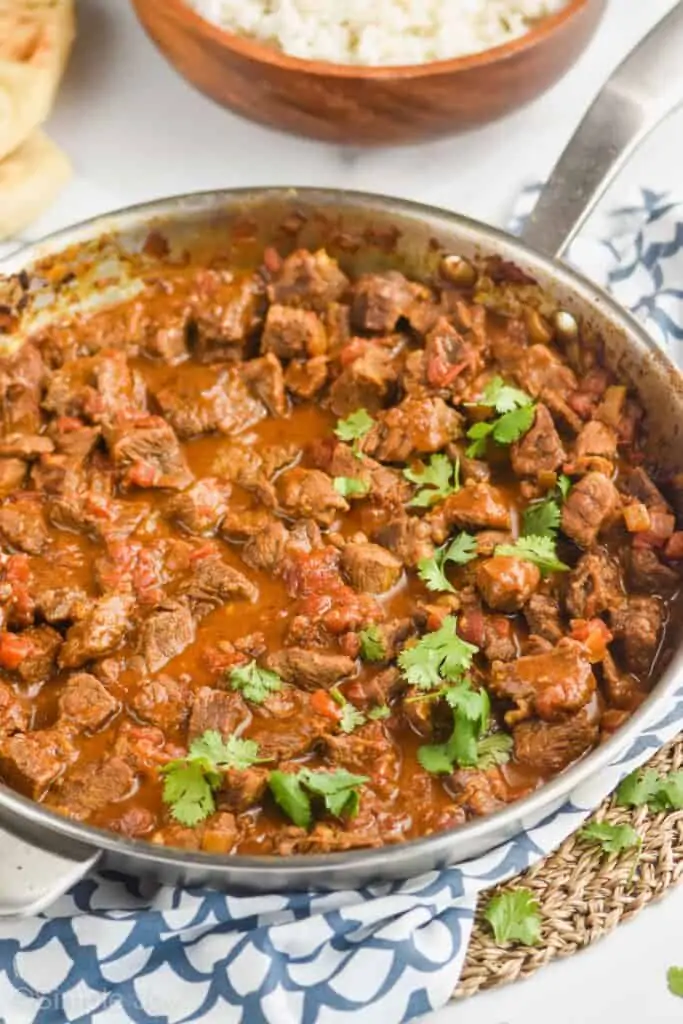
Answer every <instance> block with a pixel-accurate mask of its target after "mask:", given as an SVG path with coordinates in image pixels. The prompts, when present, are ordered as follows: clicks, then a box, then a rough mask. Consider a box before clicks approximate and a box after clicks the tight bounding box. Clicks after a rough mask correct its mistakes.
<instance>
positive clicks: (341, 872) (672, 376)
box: [0, 3, 683, 916]
mask: <svg viewBox="0 0 683 1024" xmlns="http://www.w3.org/2000/svg"><path fill="white" fill-rule="evenodd" d="M681 52H683V6H682V5H681V4H680V3H679V4H678V5H677V6H676V8H675V9H674V10H673V12H672V13H671V14H670V15H669V16H668V17H667V18H665V19H664V21H663V22H661V23H660V24H659V26H657V28H656V29H655V30H654V31H653V32H652V33H651V35H650V36H649V37H648V38H647V39H646V40H645V41H644V42H643V43H642V44H641V45H640V46H639V47H638V49H637V50H636V51H634V53H633V54H632V55H631V56H630V57H629V58H628V59H627V60H626V61H625V63H624V64H623V65H622V66H621V67H620V68H619V69H618V70H617V72H616V73H615V74H614V75H613V76H612V78H611V79H610V81H609V82H608V84H607V86H606V87H605V89H604V90H603V92H602V93H601V94H600V96H599V97H598V99H597V100H596V102H595V104H594V105H593V107H592V108H591V109H590V111H589V112H588V115H587V117H586V119H585V120H584V122H583V124H582V125H581V127H580V128H579V130H578V132H577V133H576V135H575V136H574V138H573V140H572V141H571V143H570V144H569V146H568V148H567V150H566V151H565V153H564V155H563V156H562V157H561V159H560V161H559V163H558V165H557V168H556V169H555V171H554V172H553V174H552V176H551V178H550V181H549V182H548V184H547V186H546V189H545V192H544V194H543V196H542V197H541V199H540V201H539V204H538V206H537V209H536V212H535V214H534V216H533V218H532V220H531V222H530V223H529V225H528V226H527V228H526V232H525V235H524V238H523V239H522V240H519V239H516V238H512V237H510V236H508V235H506V234H504V233H502V232H500V231H497V230H495V229H494V228H491V227H487V226H486V225H483V224H478V223H475V222H474V221H471V220H467V219H466V218H463V217H459V216H456V215H454V214H451V213H446V212H444V211H441V210H436V209H431V208H429V207H424V206H419V205H417V204H413V203H408V202H402V201H399V200H396V199H388V198H385V197H381V196H373V195H362V194H354V193H347V192H341V191H328V190H316V189H302V190H298V189H254V190H236V191H227V192H215V193H205V194H201V195H191V196H184V197H180V198H175V199H170V200H164V201H161V202H156V203H151V204H148V205H146V206H139V207H136V208H133V209H129V210H124V211H122V212H120V213H117V214H114V215H112V216H109V217H105V218H100V219H97V220H93V221H90V222H88V223H86V224H82V225H80V226H78V227H75V228H72V229H69V230H66V231H63V232H59V233H58V234H56V235H53V236H52V237H50V238H48V239H47V240H46V241H44V242H42V243H40V244H39V245H37V246H32V247H30V248H28V249H25V250H23V251H22V252H21V253H19V254H18V255H15V256H13V257H12V258H11V259H10V260H9V261H7V262H5V264H4V265H2V266H0V272H2V273H3V274H5V275H7V277H6V278H5V279H4V285H3V279H2V278H0V291H2V290H4V291H5V292H7V295H6V296H5V301H8V296H9V301H12V298H13V295H14V292H15V291H16V292H17V293H21V296H22V301H21V303H20V306H21V309H20V313H19V318H20V327H19V330H18V331H17V332H16V339H17V340H18V341H20V340H21V337H22V336H23V334H24V333H25V331H26V330H28V329H30V328H32V327H35V326H36V325H37V324H38V323H40V322H41V321H45V320H47V321H50V320H54V319H56V318H57V317H59V316H61V315H62V314H63V313H64V312H65V311H68V310H77V309H83V308H85V307H87V306H91V305H93V304H96V303H101V302H107V301H111V300H112V299H114V298H116V299H120V298H121V297H122V296H124V295H126V294H128V293H132V292H134V290H135V281H136V274H139V272H140V269H141V267H146V268H147V269H149V267H150V265H152V264H153V262H154V260H155V259H157V258H158V257H155V256H154V255H153V253H154V251H157V250H158V249H159V246H158V244H157V245H153V246H150V244H149V238H150V232H153V233H154V234H153V237H154V238H155V239H156V241H157V243H158V241H159V235H161V236H163V238H164V239H165V240H166V242H167V243H168V246H169V255H170V256H171V257H172V256H173V254H175V253H180V252H183V251H185V250H192V251H194V252H195V253H197V252H207V253H210V252H216V251H217V250H220V251H221V252H222V253H227V254H228V255H232V256H234V258H235V259H239V260H241V261H246V262H248V261H249V260H251V259H254V260H255V259H256V258H257V254H260V253H261V252H262V250H263V246H264V244H265V243H273V242H276V243H277V244H278V245H280V246H281V247H286V246H287V245H289V247H293V246H294V245H304V246H316V245H320V246H325V247H326V248H328V249H329V250H331V251H332V252H333V253H334V254H335V255H338V256H339V258H340V259H341V260H342V261H343V263H344V264H345V266H346V267H347V268H349V269H351V270H352V271H359V270H364V269H366V268H368V267H376V266H385V267H386V266H395V267H399V268H401V269H403V270H405V271H406V272H408V273H410V274H412V275H414V276H415V277H418V278H419V277H423V278H426V277H427V276H429V274H430V272H431V271H433V269H434V267H435V266H436V264H437V262H438V260H439V258H440V256H441V254H443V253H444V252H456V253H460V254H462V255H464V256H466V257H469V258H472V259H475V260H479V259H481V258H486V257H487V256H491V255H498V256H500V257H502V258H503V259H505V260H510V261H512V262H513V263H515V264H517V265H518V266H519V267H521V268H522V269H523V270H524V271H526V272H527V273H528V274H530V275H531V276H532V277H534V278H535V279H536V280H537V281H538V283H539V284H540V285H541V286H542V287H543V288H544V289H545V290H546V291H547V292H548V293H549V294H551V295H552V297H553V298H554V299H555V300H556V301H557V302H558V303H559V304H560V305H561V307H562V308H563V309H566V310H568V311H569V312H571V313H572V314H573V315H574V316H575V317H577V318H578V319H579V320H580V321H581V322H582V323H583V324H584V325H589V326H591V327H593V328H595V329H596V330H598V331H599V332H600V333H601V334H602V336H603V337H604V339H605V343H606V359H607V362H608V364H609V366H610V367H611V368H612V369H613V370H615V371H616V373H617V374H618V375H619V376H620V377H621V378H622V379H625V380H628V381H629V382H630V383H631V385H632V386H633V387H634V388H635V389H636V391H637V392H638V393H639V395H640V398H641V401H642V403H643V405H644V407H645V409H646V410H647V413H648V426H649V436H650V443H651V445H652V446H653V450H654V451H656V454H657V460H658V461H659V463H660V464H665V465H666V466H668V467H670V468H673V469H675V470H677V471H683V449H682V448H681V444H680V438H681V436H682V435H683V378H681V376H680V374H679V373H678V371H677V370H676V369H675V368H674V366H673V365H672V364H671V363H670V362H669V361H668V359H667V358H666V357H664V356H663V355H662V354H661V353H660V352H659V350H658V349H657V347H656V346H655V345H654V343H653V342H652V340H651V339H650V338H649V337H648V336H647V335H646V334H645V332H644V331H643V329H642V328H641V327H640V326H639V324H638V323H637V322H636V321H635V320H634V319H632V318H631V316H630V315H629V314H628V313H626V312H624V311H623V310H622V309H620V308H619V307H618V305H617V304H616V303H615V302H614V301H613V300H612V299H611V298H610V297H609V296H608V295H606V294H605V293H604V292H603V291H602V290H601V289H599V288H597V287H595V285H593V284H591V283H590V281H588V280H586V279H585V278H583V277H582V276H581V275H579V274H577V273H576V272H575V271H573V270H571V269H569V268H568V267H566V266H564V265H563V264H562V263H560V262H558V260H557V258H556V257H558V256H559V255H560V254H561V253H562V252H563V251H564V249H565V247H566V245H567V243H568V241H569V239H570V238H571V237H573V235H574V233H575V232H576V230H577V229H578V227H579V225H580V224H581V222H582V220H583V219H584V217H585V216H586V215H587V214H588V212H589V211H590V209H591V208H592V206H593V205H594V203H595V202H596V200H597V198H598V197H599V195H600V194H601V192H602V191H603V190H604V188H605V186H606V184H607V183H608V182H609V181H610V180H611V178H612V177H613V175H614V174H615V173H616V171H617V170H618V168H619V167H620V165H621V164H622V163H623V162H624V161H625V159H626V158H627V156H628V154H629V153H630V152H631V150H632V149H633V148H634V147H635V146H636V145H637V144H638V143H639V142H640V140H641V139H642V138H643V137H644V136H645V135H646V134H647V132H648V131H649V130H650V129H651V128H652V127H654V125H655V124H656V123H657V122H659V121H660V120H661V119H662V118H663V117H664V115H665V114H667V113H668V112H669V111H671V110H672V109H673V108H674V107H676V106H678V105H679V103H681V102H683V88H682V87H681V80H680V54H681ZM164 258H168V256H165V257H164ZM59 268H61V270H60V269H59ZM65 269H66V270H68V271H73V272H74V273H70V274H64V272H63V271H64V270H65ZM48 270H49V273H48ZM14 275H20V278H19V283H18V284H17V278H16V277H15V276H14ZM57 278H59V279H60V281H61V283H60V284H59V285H55V280H56V279H57ZM14 297H15V298H16V296H14ZM2 301H3V299H2V297H1V296H0V304H2ZM675 640H676V643H677V644H678V648H677V650H676V651H675V652H674V654H673V656H672V658H671V660H670V662H669V664H668V666H667V667H666V670H665V671H664V673H663V675H662V677H661V679H660V681H659V682H658V684H657V686H656V688H655V690H654V692H653V693H652V696H651V697H650V698H649V700H648V701H647V702H646V704H645V705H644V706H643V707H642V708H641V709H640V710H639V711H638V712H637V713H636V714H635V715H634V716H633V717H632V718H631V720H630V721H629V722H628V723H627V724H626V725H625V726H624V727H623V728H622V729H621V730H620V731H619V732H618V733H617V735H616V736H614V737H613V738H612V739H611V740H609V741H608V742H606V743H605V744H604V745H602V746H600V747H599V748H598V749H597V750H596V751H594V752H593V753H591V754H590V755H589V756H588V757H586V758H584V759H583V760H582V761H580V762H579V763H578V764H576V765H575V766H574V767H572V768H571V769H569V770H568V771H566V772H564V773H563V774H562V775H560V776H558V777H557V778H556V779H554V780H553V781H552V782H551V783H549V784H548V785H546V786H544V787H542V788H541V789H539V790H538V791H537V792H535V793H534V794H532V795H531V796H529V797H527V798H525V799H523V800H520V801H519V802H517V803H516V804H513V805H511V806H509V807H506V808H505V809H504V810H502V811H500V812H499V813H497V814H494V815H492V816H491V817H489V818H485V819H482V820H480V821H475V822H472V823H470V824H467V825H465V826H464V827H462V828H459V829H457V830H453V831H450V832H444V833H441V834H439V835H435V836H431V837H429V838H426V839H420V840H415V841H412V842H409V843H405V844H403V845H400V846H392V847H389V848H385V849H379V850H371V851H362V852H348V853H337V854H329V855H326V856H316V857H282V858H264V857H260V858H259V857H241V856H236V857H229V856H228V857H217V856H210V855H206V854H200V853H192V852H185V851H181V850H174V849H170V848H164V847H159V846H154V845H151V844H149V843H146V842H142V841H136V840H128V839H124V838H121V837H119V836H116V835H115V834H113V833H110V832H105V831H101V830H99V829H95V828H91V827H89V826H86V825H82V824H79V823H77V822H74V821H71V820H68V819H66V818H62V817H60V816H58V815H56V814H53V813H51V812H50V811H49V810H46V809H45V808H43V807H41V806H40V805H39V804H36V803H33V802H31V801H29V800H27V799H25V798H23V797H21V796H19V795H18V794H16V793H14V792H13V791H12V790H9V789H7V788H5V787H2V786H0V824H1V825H2V826H4V828H5V830H6V834H3V835H0V844H1V847H2V850H3V861H2V877H1V878H0V916H2V915H10V914H28V913H35V912H37V911H38V910H40V909H43V908H44V907H45V906H47V905H48V904H49V903H50V902H52V901H53V900H54V899H55V898H56V897H57V896H58V895H60V894H61V893H62V892H64V891H65V890H66V889H67V888H68V887H69V886H70V885H71V884H73V882H75V881H76V880H77V879H79V878H80V877H82V876H83V875H85V874H86V873H87V872H88V871H90V870H92V869H93V868H95V867H97V868H104V867H107V868H113V869H118V870H121V871H124V872H128V873H132V874H134V875H146V876H151V877H154V878H156V879H158V880H160V881H163V882H167V883H186V884H193V885H198V884H203V885H212V886H216V887H219V888H224V889H228V888H230V889H236V890H240V889H241V890H248V891H252V892H273V891H278V890H287V889H303V888H311V887H313V888H320V889H335V888H346V887H355V886H359V885H363V884H367V883H369V882H373V881H375V882H377V881H386V880H391V879H404V878H408V877H411V876H413V875H417V874H420V873H421V872H425V871H429V870H432V869H435V868H439V867H442V866H445V865H448V864H453V863H456V862H458V861H461V860H463V859H465V858H468V857H471V856H474V855H476V854H479V853H482V852H483V851H486V850H489V849H491V848H493V847H494V846H496V845H498V844H500V843H502V842H504V841H506V840H507V839H509V838H510V837H511V836H513V835H515V834H516V833H518V832H520V831H521V830H523V829H526V828H530V827H532V826H533V825H535V824H537V823H538V822H539V821H540V820H541V819H542V818H543V817H545V816H546V815H548V814H549V813H551V812H552V811H554V810H555V809H556V808H558V807H559V806H560V805H561V804H562V803H563V802H564V801H565V800H566V799H567V797H568V796H569V795H570V794H571V793H572V791H573V790H574V789H575V787H577V786H578V785H579V784H580V783H583V782H584V781H585V780H587V779H588V778H590V777H591V776H594V775H595V774H597V773H598V772H600V770H601V769H602V768H604V767H605V766H606V765H607V764H608V763H609V762H610V761H612V760H613V759H614V758H615V757H616V756H617V755H618V754H619V752H620V751H621V750H622V749H623V748H624V747H626V746H627V745H628V744H630V743H631V742H632V741H633V740H634V738H635V737H636V736H638V734H639V733H640V732H641V730H642V728H643V725H644V723H645V721H646V719H648V718H649V717H650V716H651V715H653V714H656V712H657V708H658V705H660V704H661V703H662V702H663V701H664V700H665V699H666V697H667V696H668V695H669V694H670V693H671V692H672V691H673V690H674V689H675V688H676V687H677V686H678V685H680V678H681V672H682V671H683V637H677V638H675Z"/></svg>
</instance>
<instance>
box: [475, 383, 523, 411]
mask: <svg viewBox="0 0 683 1024" xmlns="http://www.w3.org/2000/svg"><path fill="white" fill-rule="evenodd" d="M531 401H532V399H531V398H530V397H529V395H527V393H526V391H520V389H519V388H514V387H512V386H511V385H510V384H506V383H505V381H504V380H503V378H502V377H494V378H493V379H492V380H490V381H489V382H488V384H487V385H486V387H485V388H484V392H483V394H482V396H481V398H480V399H479V401H478V402H477V403H476V404H477V405H488V406H491V408H492V409H495V410H496V412H497V413H499V414H500V415H504V414H505V413H508V412H513V410H514V409H523V408H524V406H525V405H530V404H531Z"/></svg>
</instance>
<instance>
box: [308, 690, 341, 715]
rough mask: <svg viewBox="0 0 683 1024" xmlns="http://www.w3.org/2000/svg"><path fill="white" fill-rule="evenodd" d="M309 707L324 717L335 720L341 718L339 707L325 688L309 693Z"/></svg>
mask: <svg viewBox="0 0 683 1024" xmlns="http://www.w3.org/2000/svg"><path fill="white" fill-rule="evenodd" d="M311 707H312V708H313V710H314V711H315V713H316V714H317V715H322V716H323V717H324V718H333V719H334V721H335V722H337V721H339V719H340V718H341V708H340V706H339V705H338V704H337V702H336V701H334V700H333V699H332V697H330V695H329V693H328V692H327V690H316V691H315V693H312V694H311Z"/></svg>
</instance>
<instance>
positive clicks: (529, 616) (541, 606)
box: [524, 594, 589, 644]
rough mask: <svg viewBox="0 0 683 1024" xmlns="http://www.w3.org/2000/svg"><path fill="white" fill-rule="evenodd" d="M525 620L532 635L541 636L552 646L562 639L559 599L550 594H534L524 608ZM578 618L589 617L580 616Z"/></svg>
mask: <svg viewBox="0 0 683 1024" xmlns="http://www.w3.org/2000/svg"><path fill="white" fill-rule="evenodd" d="M572 614H573V613H572ZM524 618H525V619H526V621H527V625H528V627H529V632H530V633H531V634H532V635H534V636H540V637H541V638H542V639H543V640H547V641H548V642H549V643H551V644H556V643H558V642H559V641H560V640H561V639H562V636H563V634H564V630H563V628H562V622H561V619H560V605H559V601H558V600H557V598H555V597H551V596H550V595H549V594H532V595H531V597H530V598H529V602H528V604H527V605H526V606H525V608H524ZM577 618H589V616H583V615H578V616H577Z"/></svg>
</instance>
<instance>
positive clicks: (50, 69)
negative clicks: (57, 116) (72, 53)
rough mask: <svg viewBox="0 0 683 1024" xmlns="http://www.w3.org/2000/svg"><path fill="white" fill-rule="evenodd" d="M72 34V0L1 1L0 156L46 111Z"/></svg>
mask: <svg viewBox="0 0 683 1024" xmlns="http://www.w3.org/2000/svg"><path fill="white" fill-rule="evenodd" d="M74 34H75V17H74V5H73V0H0V160H1V159H2V158H3V157H5V156H7V154H9V153H11V152H12V150H14V149H16V147H17V146H19V145H21V143H22V142H23V141H24V140H25V139H26V138H27V137H28V135H30V133H31V132H32V131H33V130H34V129H35V128H37V127H38V126H39V125H41V124H42V123H43V121H44V120H45V119H46V118H47V116H48V114H49V113H50V110H51V108H52V103H53V100H54V96H55V92H56V90H57V86H58V85H59V81H60V79H61V77H62V72H63V70H64V66H65V64H66V61H67V58H68V56H69V50H70V49H71V43H72V41H73V38H74Z"/></svg>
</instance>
